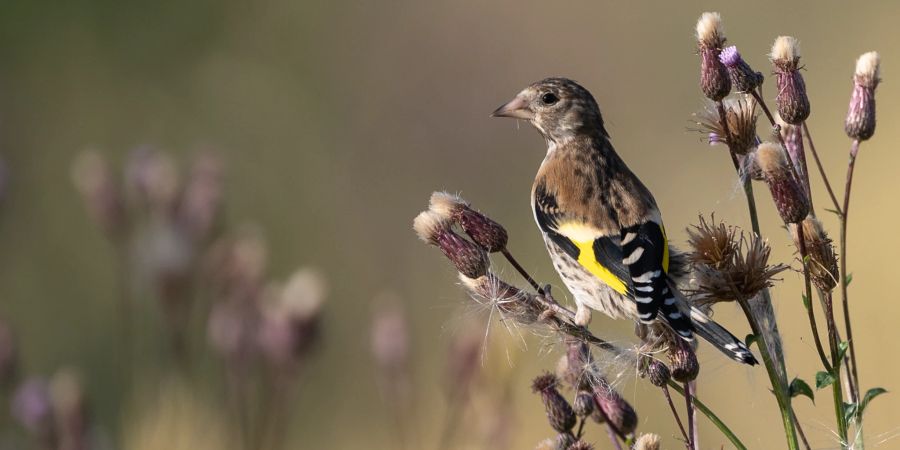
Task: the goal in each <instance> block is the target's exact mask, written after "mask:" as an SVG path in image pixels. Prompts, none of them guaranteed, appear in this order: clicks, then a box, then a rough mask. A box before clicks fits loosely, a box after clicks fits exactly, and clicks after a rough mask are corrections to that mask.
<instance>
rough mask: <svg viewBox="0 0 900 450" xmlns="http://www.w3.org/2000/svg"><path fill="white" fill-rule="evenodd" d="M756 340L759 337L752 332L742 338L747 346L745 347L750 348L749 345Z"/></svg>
mask: <svg viewBox="0 0 900 450" xmlns="http://www.w3.org/2000/svg"><path fill="white" fill-rule="evenodd" d="M758 340H759V337H757V336H756V335H755V334H753V333H750V334H748V335H747V337H745V338H744V344H745V345H746V346H747V348H750V346H751V345H753V343H755V342H756V341H758Z"/></svg>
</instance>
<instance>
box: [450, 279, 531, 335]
mask: <svg viewBox="0 0 900 450" xmlns="http://www.w3.org/2000/svg"><path fill="white" fill-rule="evenodd" d="M459 280H460V282H462V285H463V286H464V287H465V288H466V290H468V291H469V294H470V295H471V296H472V299H473V300H475V301H476V302H478V303H480V304H485V305H489V306H492V307H496V308H497V309H498V310H499V311H500V313H501V314H502V315H503V318H504V319H512V320H514V321H516V322H518V323H520V324H523V325H528V324H532V323H534V322H536V321H537V320H538V318H539V317H540V315H541V313H543V312H544V310H543V308H542V307H541V306H540V304H539V303H538V300H537V298H536V297H535V295H534V294H532V293H530V292H526V291H523V290H521V289H519V288H517V287H515V286H512V285H510V284H508V283H506V282H505V281H503V280H501V279H500V278H498V277H497V276H496V275H494V274H493V273H490V272H489V273H487V274H485V275H484V276H481V277H478V278H469V277H467V276H466V275H464V274H462V273H460V274H459Z"/></svg>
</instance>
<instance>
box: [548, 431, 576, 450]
mask: <svg viewBox="0 0 900 450" xmlns="http://www.w3.org/2000/svg"><path fill="white" fill-rule="evenodd" d="M553 443H554V444H555V445H556V448H558V449H564V450H569V449H570V448H572V446H573V445H575V436H573V435H572V433H559V434H557V435H556V438H555V439H554V440H553Z"/></svg>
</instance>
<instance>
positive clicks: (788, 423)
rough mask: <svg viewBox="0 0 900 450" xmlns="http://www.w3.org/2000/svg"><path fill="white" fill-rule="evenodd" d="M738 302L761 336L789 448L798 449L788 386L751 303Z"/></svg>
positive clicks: (760, 341) (754, 330) (756, 332)
mask: <svg viewBox="0 0 900 450" xmlns="http://www.w3.org/2000/svg"><path fill="white" fill-rule="evenodd" d="M738 303H739V304H740V305H741V309H743V310H744V314H745V315H746V316H747V321H748V322H750V328H751V329H752V330H753V334H755V335H756V336H757V337H759V339H757V340H756V342H757V343H758V344H759V352H760V354H761V355H762V359H763V365H765V366H766V372H768V374H769V380H770V381H771V383H772V391H773V392H774V393H775V399H776V401H777V402H778V409H779V410H781V420H782V422H783V423H784V432H785V437H786V438H787V441H788V448H790V449H791V450H797V449H798V448H799V447H798V443H797V432H796V429H795V428H794V410H793V408H792V407H791V400H790V396H789V395H788V392H787V388H786V386H785V385H784V383H782V382H781V378H780V377H779V375H778V372H777V371H776V369H775V364H774V361H772V356H771V354H770V353H769V345H768V343H767V342H766V339H765V338H764V336H763V335H762V330H761V328H760V326H759V323H758V321H757V320H756V317H755V316H754V314H753V311H752V310H751V309H750V304H749V303H748V302H747V300H745V299H739V300H738Z"/></svg>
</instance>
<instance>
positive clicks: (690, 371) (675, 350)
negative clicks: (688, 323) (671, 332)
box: [668, 339, 700, 383]
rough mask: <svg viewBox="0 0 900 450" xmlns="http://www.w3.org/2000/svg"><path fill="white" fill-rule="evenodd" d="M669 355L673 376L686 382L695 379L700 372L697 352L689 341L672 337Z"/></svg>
mask: <svg viewBox="0 0 900 450" xmlns="http://www.w3.org/2000/svg"><path fill="white" fill-rule="evenodd" d="M668 356H669V364H670V365H671V366H672V378H674V379H676V380H678V381H680V382H682V383H684V382H688V381H693V380H695V379H696V378H697V375H699V374H700V362H699V361H697V354H696V353H695V352H694V349H693V348H691V346H690V345H689V344H688V343H687V342H684V341H683V340H681V339H672V342H671V345H670V346H669V352H668Z"/></svg>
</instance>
